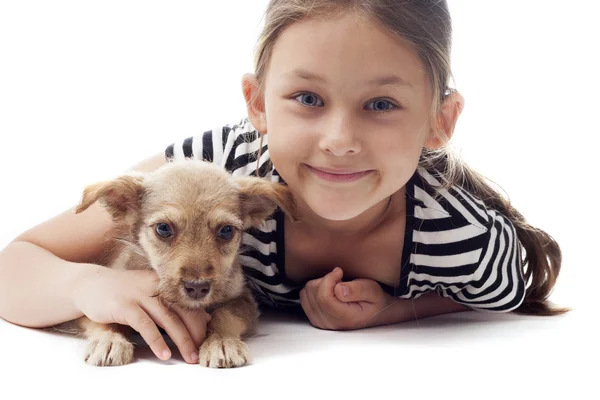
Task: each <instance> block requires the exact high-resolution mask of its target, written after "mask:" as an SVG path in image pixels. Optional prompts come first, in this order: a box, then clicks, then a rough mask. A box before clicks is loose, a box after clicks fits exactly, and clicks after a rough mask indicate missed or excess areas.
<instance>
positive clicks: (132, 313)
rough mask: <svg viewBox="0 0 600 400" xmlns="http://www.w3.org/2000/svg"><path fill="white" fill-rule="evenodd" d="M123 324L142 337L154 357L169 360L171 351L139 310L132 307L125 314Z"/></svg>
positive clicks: (155, 327)
mask: <svg viewBox="0 0 600 400" xmlns="http://www.w3.org/2000/svg"><path fill="white" fill-rule="evenodd" d="M124 322H125V323H126V324H127V325H129V326H131V327H132V328H133V329H135V330H136V331H137V332H138V333H139V334H140V335H141V336H142V338H143V339H144V341H145V342H146V343H147V344H148V346H150V349H151V350H152V352H153V353H154V354H155V355H156V357H158V358H160V359H161V360H168V359H169V358H171V350H169V346H167V343H166V342H165V340H164V338H163V337H162V334H161V333H160V331H159V330H158V327H157V326H156V324H155V323H154V321H153V320H152V319H151V318H150V317H149V316H148V314H146V313H145V312H144V311H143V310H142V309H141V308H139V307H132V308H131V309H129V312H127V314H125V321H124Z"/></svg>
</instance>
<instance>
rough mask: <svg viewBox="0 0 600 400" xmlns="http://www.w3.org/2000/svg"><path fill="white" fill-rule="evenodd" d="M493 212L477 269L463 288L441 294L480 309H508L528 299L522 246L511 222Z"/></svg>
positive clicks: (504, 310) (512, 308) (511, 309)
mask: <svg viewBox="0 0 600 400" xmlns="http://www.w3.org/2000/svg"><path fill="white" fill-rule="evenodd" d="M491 214H492V217H491V220H490V222H491V224H490V226H489V229H488V232H487V233H486V238H485V241H484V246H483V248H482V251H481V256H480V258H479V262H478V266H477V269H476V270H475V272H474V273H473V274H472V275H471V277H470V280H469V281H468V282H467V284H466V285H465V286H463V287H462V288H461V289H460V290H458V291H450V290H445V291H443V293H442V295H443V296H444V297H450V298H452V299H453V300H454V301H456V302H458V303H461V304H463V305H465V306H467V307H469V308H471V309H474V310H477V311H487V312H509V311H513V310H515V309H516V308H517V307H519V306H520V305H521V303H522V302H523V300H524V298H525V280H524V277H523V269H522V258H521V252H522V248H521V243H520V241H519V239H518V237H517V232H516V229H515V227H514V225H513V224H512V223H511V221H510V220H508V219H507V218H506V217H504V216H503V215H501V214H499V213H497V212H492V213H491Z"/></svg>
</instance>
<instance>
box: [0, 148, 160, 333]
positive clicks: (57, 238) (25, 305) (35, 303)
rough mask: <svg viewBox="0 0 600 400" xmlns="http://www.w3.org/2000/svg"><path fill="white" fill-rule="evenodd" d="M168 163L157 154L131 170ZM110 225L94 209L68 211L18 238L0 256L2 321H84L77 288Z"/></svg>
mask: <svg viewBox="0 0 600 400" xmlns="http://www.w3.org/2000/svg"><path fill="white" fill-rule="evenodd" d="M164 163H165V156H164V153H159V154H156V155H155V156H153V157H150V158H148V159H146V160H144V161H142V162H141V163H139V164H138V165H136V166H134V167H133V168H132V169H134V170H137V171H153V170H155V169H157V168H158V167H160V166H161V165H162V164H164ZM40 201H43V199H40ZM111 226H112V221H111V219H110V217H109V215H108V213H107V212H106V211H105V210H104V209H103V208H102V207H101V206H99V205H97V204H94V205H93V206H91V207H90V208H89V209H87V210H86V211H84V212H82V213H80V214H75V213H74V209H69V210H67V211H65V212H63V213H61V214H59V215H57V216H55V217H53V218H51V219H49V220H47V221H45V222H43V223H41V224H39V225H37V226H35V227H33V228H31V229H29V230H27V231H26V232H24V233H22V234H21V235H19V236H18V237H17V238H15V239H14V240H13V241H12V242H11V243H10V244H9V245H8V246H7V247H6V248H4V249H3V250H2V251H0V317H1V318H4V319H6V320H8V321H10V322H12V323H15V324H19V325H24V326H29V327H44V326H50V325H53V324H56V323H59V322H64V321H68V320H71V319H74V318H76V317H79V316H81V315H82V314H81V311H80V310H78V309H77V307H76V306H75V304H74V303H73V296H72V292H73V288H74V286H75V285H76V283H77V282H78V280H79V279H80V278H81V277H83V276H86V275H89V274H92V273H94V272H95V271H96V270H97V266H96V265H95V264H94V260H97V259H98V258H99V256H100V255H101V252H102V248H103V239H104V235H105V234H106V233H107V232H108V231H109V229H110V228H111Z"/></svg>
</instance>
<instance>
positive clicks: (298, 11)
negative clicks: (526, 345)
mask: <svg viewBox="0 0 600 400" xmlns="http://www.w3.org/2000/svg"><path fill="white" fill-rule="evenodd" d="M343 11H353V12H358V13H361V14H362V15H366V16H368V17H369V18H371V19H372V20H374V21H377V22H378V23H380V24H381V25H382V26H384V27H386V28H387V29H388V30H389V31H390V32H392V33H393V34H395V35H396V36H397V37H398V38H400V39H402V40H403V41H404V42H405V43H408V44H409V45H411V46H412V47H413V48H414V49H416V51H417V53H418V55H419V57H420V59H421V61H422V62H423V63H424V65H425V67H426V70H427V72H428V75H429V78H430V83H431V87H432V90H433V103H432V107H431V118H432V120H434V121H437V122H438V123H439V121H438V120H437V119H436V116H437V115H438V112H439V110H440V108H441V105H442V102H443V101H444V99H445V98H446V96H448V95H449V94H450V93H452V92H453V91H454V89H451V88H450V87H449V80H450V78H451V77H452V73H451V68H450V52H451V37H452V20H451V17H450V13H449V10H448V5H447V3H446V1H445V0H409V1H406V0H403V1H399V0H271V1H270V3H269V5H268V7H267V9H266V12H265V25H264V28H263V30H262V33H261V35H260V37H259V40H258V43H257V48H256V54H255V75H256V78H257V81H258V84H259V88H260V90H259V91H258V92H259V94H258V95H259V96H262V94H263V93H264V83H265V77H266V73H267V69H268V66H269V63H270V59H271V54H272V52H273V47H274V46H275V42H276V41H277V38H278V37H279V35H280V34H281V33H282V32H283V30H285V29H286V28H287V27H288V26H289V25H291V24H293V23H294V22H297V21H300V20H303V19H305V18H308V17H310V18H327V17H331V16H335V15H337V14H339V13H340V12H343ZM438 131H439V130H438ZM440 138H441V140H442V141H443V142H444V143H446V144H447V140H448V138H447V137H446V135H443V134H440ZM261 139H262V137H261ZM260 148H262V140H261V146H260ZM258 159H260V154H259V156H258ZM419 165H420V166H421V167H423V168H425V169H426V170H428V171H432V170H436V171H438V172H439V173H440V174H441V175H442V177H443V179H442V185H443V187H445V188H448V187H450V186H452V185H459V186H462V187H463V188H465V189H466V190H467V191H468V192H470V193H472V194H473V195H474V196H476V197H478V198H480V199H481V200H482V201H484V202H485V203H486V204H488V205H489V206H490V207H492V208H495V209H496V210H498V211H499V212H500V213H501V214H503V215H504V216H505V217H507V218H508V219H509V220H510V221H511V222H512V223H513V225H514V226H515V229H516V231H517V236H518V238H519V240H520V242H521V244H522V245H523V248H524V250H525V253H524V254H523V259H522V262H523V268H524V276H525V279H526V284H527V285H528V287H527V290H526V295H525V300H524V302H523V303H522V304H521V306H520V307H519V308H517V309H516V310H515V312H517V313H522V314H530V315H556V314H562V313H564V312H566V311H568V309H565V308H554V307H552V306H550V305H549V304H548V302H547V298H548V296H549V295H550V292H551V291H552V289H553V287H554V285H555V283H556V279H557V278H558V275H559V272H560V268H561V262H562V253H561V250H560V247H559V245H558V243H557V242H556V241H555V240H554V239H553V238H552V237H551V236H550V235H548V234H547V233H546V232H544V231H542V230H540V229H538V228H534V227H533V226H531V225H529V224H528V223H527V221H526V220H525V218H524V217H523V216H522V215H521V214H520V213H519V212H518V211H517V210H516V209H515V208H514V207H513V206H512V205H511V204H510V201H509V200H508V199H506V198H504V197H503V196H502V195H501V194H500V193H499V192H498V191H496V190H495V189H494V188H493V187H492V186H491V185H490V184H489V183H488V182H486V178H485V177H483V176H482V175H480V174H479V173H477V172H476V171H474V170H473V169H471V168H470V167H469V166H468V165H467V164H466V163H465V162H464V161H463V160H461V159H460V157H459V156H458V155H457V154H456V153H455V152H453V151H452V149H451V147H450V146H447V145H444V146H442V147H441V148H439V149H436V150H430V149H426V148H425V149H423V152H422V154H421V157H420V160H419Z"/></svg>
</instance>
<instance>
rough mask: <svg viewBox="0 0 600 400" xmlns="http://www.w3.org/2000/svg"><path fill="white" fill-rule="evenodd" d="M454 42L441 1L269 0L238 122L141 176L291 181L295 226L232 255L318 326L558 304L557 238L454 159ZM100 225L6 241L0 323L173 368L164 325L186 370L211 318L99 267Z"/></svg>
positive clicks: (262, 297)
mask: <svg viewBox="0 0 600 400" xmlns="http://www.w3.org/2000/svg"><path fill="white" fill-rule="evenodd" d="M450 38H451V20H450V16H449V13H448V8H447V5H446V3H445V1H440V0H430V1H402V2H398V1H390V0H362V1H360V0H272V1H271V2H270V4H269V6H268V9H267V13H266V23H265V27H264V30H263V32H262V35H261V37H260V41H259V46H258V49H257V55H256V56H257V58H256V71H255V74H248V75H246V76H244V78H243V81H242V88H243V95H244V98H245V100H246V104H247V110H248V117H247V118H244V119H242V120H241V121H239V122H238V123H236V124H230V125H227V126H224V127H222V128H221V129H214V130H211V131H207V132H205V133H204V134H202V135H199V136H197V137H189V138H180V139H181V140H180V139H177V140H176V141H175V142H174V143H173V144H172V145H170V146H168V147H167V148H166V150H164V151H161V152H160V153H159V154H157V155H155V156H154V157H151V158H149V159H147V160H145V161H143V162H141V163H139V164H138V165H136V166H135V167H134V169H137V170H139V171H151V170H153V169H156V168H157V167H159V166H160V165H162V164H163V163H164V162H165V161H168V162H177V161H178V160H181V159H184V158H193V159H198V160H201V159H202V160H209V161H212V162H214V163H218V164H219V165H221V166H223V167H224V168H226V169H227V170H229V171H230V172H231V173H233V174H235V175H259V176H261V177H264V179H271V180H275V181H280V182H284V183H285V184H287V185H288V186H289V187H290V189H291V190H292V191H293V193H294V195H295V197H296V200H297V203H298V210H299V213H300V215H301V221H300V222H297V223H293V222H292V221H291V220H290V219H289V218H288V217H287V216H286V215H283V214H282V213H281V212H276V213H275V214H274V215H273V217H272V219H270V220H269V221H268V222H267V223H266V224H264V226H263V228H262V229H255V230H249V231H247V232H245V234H244V244H245V245H246V250H245V251H244V254H242V255H241V256H240V258H241V261H242V263H243V266H244V269H245V271H246V275H247V278H248V284H249V285H250V287H251V288H252V289H253V291H254V293H255V295H256V297H257V299H258V300H259V301H260V302H261V304H263V305H265V306H272V307H292V308H295V309H301V310H302V311H303V312H304V313H305V314H306V316H307V317H308V319H309V320H310V322H311V323H312V324H313V325H314V326H316V327H318V328H322V329H358V328H366V327H370V326H377V325H382V324H394V323H400V322H403V321H408V320H411V319H415V318H425V317H429V316H434V315H441V314H445V313H451V312H457V311H463V310H479V311H486V312H513V311H514V312H519V313H526V314H537V315H554V314H559V313H562V312H565V311H566V310H565V309H557V308H552V307H550V306H549V305H548V304H547V302H546V299H547V297H548V295H549V293H550V291H551V290H552V288H553V286H554V285H555V282H556V278H557V276H558V274H559V271H560V266H561V252H560V248H559V246H558V244H557V243H556V242H555V241H554V240H553V239H552V238H551V237H550V236H549V235H548V234H546V233H545V232H543V231H541V230H539V229H536V228H534V227H532V226H530V225H529V224H528V223H527V222H526V221H525V219H524V218H523V217H522V216H521V215H520V214H519V212H518V211H517V210H515V209H514V208H513V207H512V206H511V205H510V204H509V203H508V202H507V201H506V200H505V199H504V198H503V197H502V196H500V195H499V194H498V193H497V192H496V191H494V190H493V189H492V187H491V186H489V185H488V184H487V183H486V182H485V180H484V179H483V178H482V177H481V176H480V175H479V174H477V173H476V172H474V171H472V170H471V169H469V168H468V166H467V165H466V164H465V163H464V162H462V161H461V160H459V159H458V158H457V157H456V155H454V154H452V153H451V152H450V148H449V147H448V142H449V140H450V139H451V137H452V134H453V131H454V127H455V125H456V122H457V119H458V117H459V115H460V113H461V111H462V108H463V98H462V96H461V95H460V94H459V93H458V92H457V91H455V90H452V89H450V87H449V84H448V82H449V77H450V76H451V73H450V62H449V60H450V47H451V40H450ZM110 227H111V220H110V218H109V217H108V214H107V213H106V212H105V211H104V210H103V209H102V208H100V207H98V206H93V207H91V208H89V209H88V210H87V211H85V212H83V213H82V214H78V215H75V214H74V213H73V211H72V210H68V211H66V212H64V213H63V214H61V215H58V216H56V217H55V218H53V219H51V220H49V221H46V222H44V223H41V224H40V225H38V226H36V227H33V228H32V229H30V230H28V231H27V232H24V233H22V234H21V235H20V236H19V237H17V238H16V239H15V240H14V241H13V242H12V243H11V244H9V245H8V246H7V247H6V248H5V249H4V250H3V251H2V253H0V265H1V266H2V268H0V316H2V317H3V318H5V319H7V320H9V321H11V322H13V323H16V324H21V325H25V326H31V327H43V326H49V325H53V324H56V323H60V322H63V321H67V320H70V319H74V318H77V317H80V316H82V315H86V316H88V317H89V318H90V319H92V320H94V321H97V322H100V323H121V324H127V325H131V326H132V327H133V328H134V329H136V330H137V331H138V332H140V334H141V335H142V337H143V338H144V339H145V341H146V342H147V343H148V344H149V345H150V347H151V348H152V350H153V351H154V353H155V354H156V355H157V356H158V357H159V358H161V359H168V358H169V357H170V356H171V353H170V351H169V349H168V347H167V345H166V343H165V341H164V340H163V338H162V336H161V334H160V331H159V329H158V327H162V328H164V329H165V331H166V332H167V333H168V334H169V336H170V337H171V338H172V339H173V341H174V343H175V344H176V345H177V347H178V349H179V351H180V352H181V353H182V356H183V357H184V359H185V360H186V361H187V362H190V363H195V362H197V361H198V358H197V348H198V345H199V343H200V342H201V341H202V340H203V339H204V336H205V327H206V322H207V320H208V319H209V318H210V316H208V315H207V314H205V313H202V314H198V315H189V314H187V313H185V312H183V311H182V310H178V309H168V308H166V307H165V306H164V305H163V304H162V303H161V302H159V301H158V300H157V299H156V298H154V297H152V294H153V293H154V290H155V289H156V282H157V281H156V276H155V274H154V273H151V272H140V271H113V270H109V269H107V268H103V267H101V266H99V265H96V264H95V263H94V261H95V260H97V259H98V257H99V255H100V253H101V252H102V247H103V237H104V235H105V234H106V232H107V231H108V230H109V229H110ZM31 293H35V295H34V296H31Z"/></svg>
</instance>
